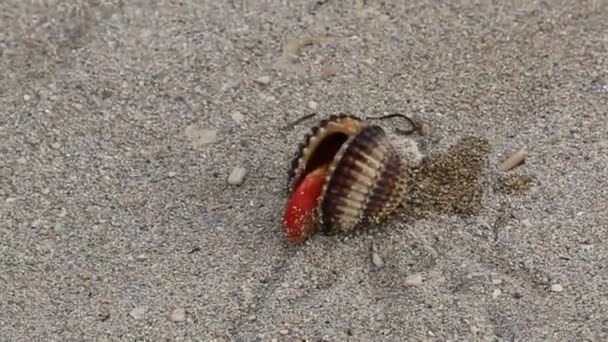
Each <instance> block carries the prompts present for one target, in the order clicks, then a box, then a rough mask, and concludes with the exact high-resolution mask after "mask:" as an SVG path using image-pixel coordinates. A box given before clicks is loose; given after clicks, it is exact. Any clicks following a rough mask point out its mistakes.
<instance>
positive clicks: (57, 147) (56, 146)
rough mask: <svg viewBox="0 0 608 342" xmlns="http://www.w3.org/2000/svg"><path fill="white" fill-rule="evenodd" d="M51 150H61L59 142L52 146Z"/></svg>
mask: <svg viewBox="0 0 608 342" xmlns="http://www.w3.org/2000/svg"><path fill="white" fill-rule="evenodd" d="M51 148H53V149H55V150H58V149H60V148H61V144H60V143H58V142H54V143H52V144H51Z"/></svg>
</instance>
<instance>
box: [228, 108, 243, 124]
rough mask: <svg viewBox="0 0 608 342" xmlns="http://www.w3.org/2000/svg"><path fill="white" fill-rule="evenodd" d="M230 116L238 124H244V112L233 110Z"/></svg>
mask: <svg viewBox="0 0 608 342" xmlns="http://www.w3.org/2000/svg"><path fill="white" fill-rule="evenodd" d="M230 117H232V120H234V122H236V123H237V124H239V125H240V124H242V123H243V121H244V120H245V116H244V115H243V114H241V112H238V111H236V112H233V113H232V114H230Z"/></svg>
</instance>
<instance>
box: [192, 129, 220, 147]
mask: <svg viewBox="0 0 608 342" xmlns="http://www.w3.org/2000/svg"><path fill="white" fill-rule="evenodd" d="M184 134H185V135H186V137H187V138H188V139H189V140H190V143H191V144H192V147H193V148H195V149H199V148H201V147H204V146H207V145H209V144H212V143H214V142H215V141H216V140H217V130H215V129H198V128H197V127H196V125H190V126H188V127H186V130H185V131H184Z"/></svg>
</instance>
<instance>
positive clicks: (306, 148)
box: [283, 114, 405, 241]
mask: <svg viewBox="0 0 608 342" xmlns="http://www.w3.org/2000/svg"><path fill="white" fill-rule="evenodd" d="M288 182H289V183H288V189H289V191H290V193H291V197H290V200H289V202H288V204H287V206H286V208H285V214H284V221H283V229H284V232H285V234H286V236H287V238H288V239H289V240H291V241H302V240H304V239H306V238H307V237H308V236H310V235H311V234H312V233H313V232H314V230H316V229H319V228H320V229H321V231H322V232H323V233H325V234H333V233H337V232H350V231H353V230H354V229H356V228H358V227H359V226H361V225H365V224H369V223H379V222H381V221H383V220H384V219H385V218H387V217H388V216H389V215H390V214H391V213H392V212H393V211H394V210H395V209H396V208H397V207H398V206H399V204H400V203H401V199H402V197H403V191H404V187H405V172H404V167H403V160H402V158H401V156H400V155H399V154H398V153H397V151H396V150H395V148H394V147H393V146H392V144H391V142H390V140H389V137H388V136H387V134H386V133H385V131H384V130H383V129H382V128H381V127H380V126H376V125H372V124H370V123H368V122H366V121H363V120H361V119H360V118H358V117H356V116H352V115H347V114H340V115H333V116H331V117H329V118H328V119H325V120H322V121H321V122H319V123H318V124H317V125H315V126H314V127H313V128H312V129H311V132H310V133H308V134H306V135H305V137H304V142H302V143H301V144H300V145H299V148H298V151H297V154H296V156H295V158H294V159H293V161H292V163H291V168H290V170H289V177H288Z"/></svg>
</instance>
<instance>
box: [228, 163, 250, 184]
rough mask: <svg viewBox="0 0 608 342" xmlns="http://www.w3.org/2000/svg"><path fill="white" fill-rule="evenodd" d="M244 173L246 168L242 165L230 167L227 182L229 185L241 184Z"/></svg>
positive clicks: (245, 173)
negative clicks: (230, 170)
mask: <svg viewBox="0 0 608 342" xmlns="http://www.w3.org/2000/svg"><path fill="white" fill-rule="evenodd" d="M245 175H247V169H245V168H244V167H242V166H237V167H235V168H234V169H232V172H230V175H229V176H228V184H230V185H241V184H243V180H245Z"/></svg>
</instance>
